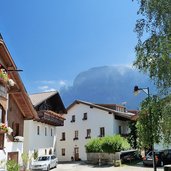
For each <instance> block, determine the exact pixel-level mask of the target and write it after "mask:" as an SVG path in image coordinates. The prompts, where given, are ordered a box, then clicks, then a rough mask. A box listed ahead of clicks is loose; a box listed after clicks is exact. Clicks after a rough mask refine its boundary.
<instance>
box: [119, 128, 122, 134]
mask: <svg viewBox="0 0 171 171" xmlns="http://www.w3.org/2000/svg"><path fill="white" fill-rule="evenodd" d="M119 134H122V127H121V126H119Z"/></svg>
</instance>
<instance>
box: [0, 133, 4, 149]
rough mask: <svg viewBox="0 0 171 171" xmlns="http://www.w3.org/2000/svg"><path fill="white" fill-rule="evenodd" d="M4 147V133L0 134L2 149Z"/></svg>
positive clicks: (0, 147)
mask: <svg viewBox="0 0 171 171" xmlns="http://www.w3.org/2000/svg"><path fill="white" fill-rule="evenodd" d="M3 148H4V134H0V150H2V149H3Z"/></svg>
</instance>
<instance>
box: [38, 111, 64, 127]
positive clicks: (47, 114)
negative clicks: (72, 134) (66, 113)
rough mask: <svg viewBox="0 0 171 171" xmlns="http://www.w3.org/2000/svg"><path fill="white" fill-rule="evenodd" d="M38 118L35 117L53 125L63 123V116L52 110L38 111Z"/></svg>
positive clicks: (61, 124)
mask: <svg viewBox="0 0 171 171" xmlns="http://www.w3.org/2000/svg"><path fill="white" fill-rule="evenodd" d="M38 117H39V119H36V120H37V121H39V122H42V123H46V124H49V125H53V126H63V125H64V120H65V119H64V118H63V117H62V116H61V115H60V114H57V113H55V112H53V111H50V110H43V111H38Z"/></svg>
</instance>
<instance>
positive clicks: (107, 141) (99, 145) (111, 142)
mask: <svg viewBox="0 0 171 171" xmlns="http://www.w3.org/2000/svg"><path fill="white" fill-rule="evenodd" d="M85 147H86V151H87V152H89V153H90V152H99V153H100V152H106V153H115V152H119V151H122V150H127V149H129V148H130V144H129V143H128V141H127V139H125V138H123V137H121V136H120V135H114V136H107V137H103V138H96V139H92V140H90V141H89V142H88V143H87V144H86V145H85Z"/></svg>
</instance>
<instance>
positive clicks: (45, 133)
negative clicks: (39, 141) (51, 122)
mask: <svg viewBox="0 0 171 171" xmlns="http://www.w3.org/2000/svg"><path fill="white" fill-rule="evenodd" d="M45 136H47V128H45Z"/></svg>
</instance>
